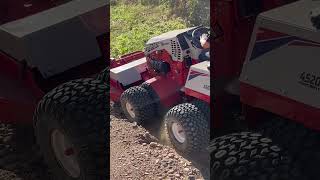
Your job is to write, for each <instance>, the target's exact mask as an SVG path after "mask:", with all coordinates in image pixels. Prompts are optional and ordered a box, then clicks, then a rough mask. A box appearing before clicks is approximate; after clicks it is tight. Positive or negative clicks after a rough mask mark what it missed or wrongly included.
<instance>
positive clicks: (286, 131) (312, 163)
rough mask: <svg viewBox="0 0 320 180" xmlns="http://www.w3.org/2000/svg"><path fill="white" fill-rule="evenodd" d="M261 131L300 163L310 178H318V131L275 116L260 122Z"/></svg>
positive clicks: (319, 155) (319, 143)
mask: <svg viewBox="0 0 320 180" xmlns="http://www.w3.org/2000/svg"><path fill="white" fill-rule="evenodd" d="M260 131H261V133H263V134H264V135H265V136H267V137H270V138H272V139H273V141H275V142H276V143H278V144H280V145H281V147H283V149H284V150H286V151H288V153H289V154H290V155H291V156H292V157H294V161H295V162H296V163H299V164H300V165H301V170H302V173H303V174H304V175H305V176H306V177H307V178H308V179H310V180H317V179H319V176H320V173H319V170H320V168H319V163H320V133H319V132H317V131H313V130H311V129H308V128H306V127H304V126H303V125H302V124H300V123H296V122H294V121H291V120H287V119H283V118H280V117H276V118H273V119H270V120H269V121H267V122H265V123H264V124H262V126H261V127H260Z"/></svg>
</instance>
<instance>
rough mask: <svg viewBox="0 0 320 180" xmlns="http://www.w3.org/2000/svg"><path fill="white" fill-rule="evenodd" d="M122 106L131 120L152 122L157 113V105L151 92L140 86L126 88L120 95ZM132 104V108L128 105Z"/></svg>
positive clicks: (139, 122)
mask: <svg viewBox="0 0 320 180" xmlns="http://www.w3.org/2000/svg"><path fill="white" fill-rule="evenodd" d="M120 102H121V108H122V110H123V112H124V114H125V115H126V117H127V118H128V120H129V121H131V122H137V124H144V123H147V122H150V121H151V120H152V119H153V118H154V117H155V114H156V107H155V105H154V103H153V99H152V97H151V96H150V94H149V92H148V91H147V90H146V89H144V88H142V87H139V86H133V87H131V88H129V89H127V90H125V91H124V92H123V93H122V94H121V97H120ZM127 104H130V108H129V107H128V106H127ZM130 111H131V114H130Z"/></svg>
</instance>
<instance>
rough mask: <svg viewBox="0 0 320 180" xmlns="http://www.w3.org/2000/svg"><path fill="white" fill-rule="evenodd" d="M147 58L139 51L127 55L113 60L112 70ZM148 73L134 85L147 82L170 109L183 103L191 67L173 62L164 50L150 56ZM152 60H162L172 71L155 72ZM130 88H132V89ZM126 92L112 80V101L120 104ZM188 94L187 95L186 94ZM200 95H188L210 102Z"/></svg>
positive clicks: (142, 75) (193, 62)
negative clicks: (183, 89)
mask: <svg viewBox="0 0 320 180" xmlns="http://www.w3.org/2000/svg"><path fill="white" fill-rule="evenodd" d="M143 57H145V54H144V52H141V51H138V52H134V53H130V54H127V55H125V56H122V57H120V58H119V59H116V60H112V61H111V65H110V68H111V69H112V68H115V67H118V66H121V65H124V64H127V63H129V62H132V61H135V60H138V59H140V58H143ZM146 58H147V66H148V69H147V71H145V72H143V73H142V74H141V77H142V80H141V81H139V82H136V83H134V84H132V85H131V86H134V85H139V84H141V83H143V82H147V83H148V84H150V85H151V87H152V89H153V90H154V92H155V93H156V94H157V96H158V97H159V99H160V103H161V105H162V106H163V107H165V108H169V107H172V106H174V105H176V104H178V103H179V102H181V101H182V96H183V93H181V89H182V88H183V87H184V85H185V82H186V79H187V76H188V72H189V67H187V66H186V64H185V62H180V61H173V60H172V58H171V55H170V54H169V53H168V52H167V51H165V50H163V51H156V52H153V53H151V54H150V55H148V56H147V57H146ZM150 59H157V60H162V61H163V62H166V63H168V64H169V65H170V71H169V72H168V73H167V74H165V75H164V74H158V73H157V72H155V71H154V69H153V68H151V66H150ZM195 63H197V60H194V59H193V60H192V64H195ZM131 86H130V87H131ZM125 90H126V88H125V87H123V86H122V85H121V84H120V83H119V82H117V81H115V80H113V79H110V98H111V101H114V102H119V101H120V96H121V94H122V93H123V92H124V91H125ZM185 94H186V93H185ZM199 94H200V93H198V94H195V93H190V94H188V95H189V96H191V97H194V98H199V99H203V100H205V101H206V102H210V100H209V99H210V98H209V97H208V96H206V97H204V96H203V95H200V96H199Z"/></svg>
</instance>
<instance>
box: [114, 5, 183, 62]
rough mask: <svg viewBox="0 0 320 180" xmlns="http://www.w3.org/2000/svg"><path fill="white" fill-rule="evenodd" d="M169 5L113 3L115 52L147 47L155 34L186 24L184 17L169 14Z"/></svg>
mask: <svg viewBox="0 0 320 180" xmlns="http://www.w3.org/2000/svg"><path fill="white" fill-rule="evenodd" d="M169 14H170V13H169V10H168V8H167V7H165V6H162V5H160V6H154V7H150V6H145V5H141V4H137V5H136V4H133V5H124V4H121V5H116V6H112V7H111V22H110V23H111V24H110V27H111V44H110V45H111V56H112V57H118V56H120V55H123V54H126V53H129V52H133V51H137V50H143V48H144V45H145V43H146V42H147V41H148V40H149V39H150V38H151V37H153V36H156V35H160V34H162V33H164V32H168V31H171V30H175V29H182V28H185V27H186V23H185V22H184V21H183V20H182V19H181V18H173V17H171V16H170V15H169Z"/></svg>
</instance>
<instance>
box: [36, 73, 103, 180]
mask: <svg viewBox="0 0 320 180" xmlns="http://www.w3.org/2000/svg"><path fill="white" fill-rule="evenodd" d="M108 91H109V88H108V87H107V86H106V85H103V83H102V82H101V81H99V80H94V79H80V80H74V81H70V82H68V83H65V84H62V85H60V86H58V87H56V88H55V89H53V90H52V91H51V92H49V93H48V94H46V95H45V96H44V97H43V99H42V100H41V101H40V102H39V105H38V107H37V109H36V112H35V115H34V129H35V134H36V139H37V142H38V145H39V146H40V150H41V153H42V155H43V156H44V159H45V161H46V163H47V164H48V167H49V172H50V173H52V174H53V176H54V177H53V179H57V180H62V179H64V180H105V179H107V178H108V177H107V174H108V173H107V172H108V154H107V152H108V151H107V147H108V144H107V137H108V135H107V128H108V127H107V125H108V122H107V118H108V111H109V108H108V103H107V102H108V101H109V98H108ZM54 132H55V133H54ZM56 132H60V133H61V135H63V136H64V137H65V138H66V139H67V140H69V142H70V143H72V144H73V152H74V153H75V159H76V162H77V164H78V165H79V169H80V175H79V177H78V176H77V177H76V176H74V177H71V176H70V175H69V174H68V173H67V171H66V170H65V168H63V166H62V165H61V163H60V162H62V160H61V159H63V158H60V160H59V158H58V156H56V153H55V151H54V149H58V148H54V147H58V146H53V145H52V144H54V143H52V142H53V139H52V138H53V134H59V133H56ZM55 137H56V136H55ZM60 137H62V136H60ZM55 139H56V140H54V142H56V144H57V143H59V138H55Z"/></svg>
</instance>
